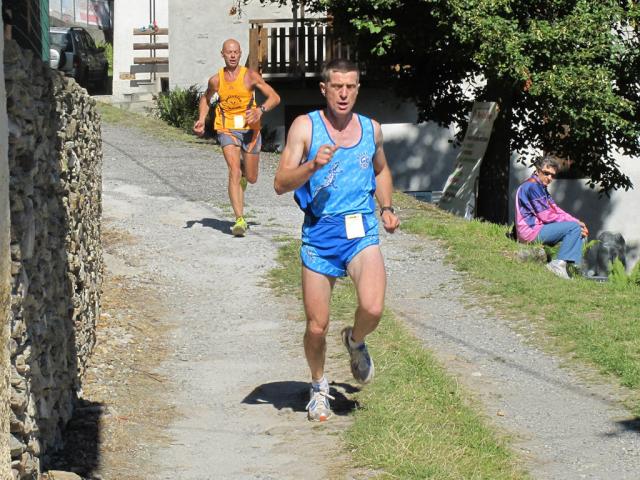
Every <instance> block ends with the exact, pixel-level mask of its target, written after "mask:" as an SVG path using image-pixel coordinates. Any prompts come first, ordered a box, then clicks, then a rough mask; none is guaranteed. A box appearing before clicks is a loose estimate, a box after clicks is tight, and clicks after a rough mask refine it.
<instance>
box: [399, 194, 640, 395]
mask: <svg viewBox="0 0 640 480" xmlns="http://www.w3.org/2000/svg"><path fill="white" fill-rule="evenodd" d="M396 200H397V202H396V203H397V204H399V206H400V207H401V208H404V209H405V210H408V212H406V213H409V218H407V219H405V220H404V221H403V223H402V226H401V228H402V229H403V230H404V231H406V232H411V233H416V234H419V235H426V236H430V237H435V238H437V239H440V240H442V241H444V244H445V245H446V246H447V247H448V259H449V260H450V261H451V262H452V263H453V264H454V265H455V266H456V267H457V269H458V270H462V271H465V272H468V273H469V278H470V280H471V283H472V285H473V286H474V288H476V289H477V291H479V292H481V293H483V294H485V296H486V297H487V298H488V299H489V302H487V303H489V304H490V305H491V306H492V307H493V308H494V309H495V310H496V311H497V312H499V313H503V314H507V315H509V316H510V317H512V318H516V319H520V320H525V321H535V322H538V323H539V324H540V326H541V327H542V328H543V330H544V331H545V332H546V333H547V335H548V336H547V337H546V339H545V340H544V341H546V343H547V344H548V345H547V346H549V347H551V348H559V349H561V350H562V351H565V352H572V353H573V354H574V355H575V356H576V357H578V358H580V359H581V360H584V361H586V362H588V363H591V364H593V365H595V366H597V368H599V369H600V371H601V372H602V373H605V374H612V375H615V376H617V377H618V378H619V380H620V382H621V383H622V385H625V386H627V387H631V388H633V389H638V387H640V322H638V319H639V318H640V302H639V301H638V299H639V298H640V287H638V286H637V285H632V284H628V285H625V286H623V287H621V286H619V285H616V284H611V283H596V282H593V281H590V280H586V279H583V278H580V277H577V278H573V279H572V280H571V281H566V280H562V279H560V278H557V277H555V276H554V275H553V274H551V273H550V272H549V271H548V270H547V269H546V268H544V265H542V264H538V263H522V262H520V261H518V260H517V258H516V253H517V251H518V249H519V248H522V246H521V245H519V244H518V243H516V242H514V241H512V240H509V239H507V238H506V237H505V232H506V231H507V227H504V226H499V225H495V224H491V223H485V222H479V221H466V220H464V219H462V218H459V217H456V216H453V215H450V214H449V213H447V212H444V211H442V210H440V209H438V208H436V207H434V206H432V205H429V204H424V203H422V202H418V201H416V200H414V199H412V198H410V197H408V196H406V195H397V196H396ZM549 335H550V337H549ZM549 338H550V339H551V341H549Z"/></svg>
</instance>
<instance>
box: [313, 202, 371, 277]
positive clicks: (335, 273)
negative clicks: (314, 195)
mask: <svg viewBox="0 0 640 480" xmlns="http://www.w3.org/2000/svg"><path fill="white" fill-rule="evenodd" d="M362 221H363V224H364V231H365V236H364V237H360V238H353V239H348V238H347V231H346V228H345V222H344V216H340V215H336V216H331V217H322V218H316V217H312V216H310V215H307V216H305V220H304V224H303V225H302V247H301V249H300V259H301V260H302V264H303V265H304V266H305V267H307V268H308V269H309V270H313V271H314V272H316V273H320V274H322V275H327V276H329V277H346V276H347V265H349V262H350V261H351V260H352V259H353V257H355V256H356V255H357V254H358V253H360V252H361V251H362V250H364V249H365V248H366V247H368V246H370V245H378V244H379V243H380V240H379V237H378V219H377V218H376V216H375V214H373V213H371V214H364V213H363V214H362Z"/></svg>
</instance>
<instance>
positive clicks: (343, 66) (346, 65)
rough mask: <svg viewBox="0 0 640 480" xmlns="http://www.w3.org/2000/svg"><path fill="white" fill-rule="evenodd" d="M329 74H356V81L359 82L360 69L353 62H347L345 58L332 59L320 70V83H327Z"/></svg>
mask: <svg viewBox="0 0 640 480" xmlns="http://www.w3.org/2000/svg"><path fill="white" fill-rule="evenodd" d="M331 72H341V73H346V72H356V73H357V74H358V81H360V69H359V68H358V65H357V64H356V63H355V62H352V61H351V60H347V59H346V58H334V59H333V60H330V61H328V62H327V63H325V64H324V67H323V68H322V81H323V82H324V83H327V82H328V81H329V79H330V78H329V77H330V75H331Z"/></svg>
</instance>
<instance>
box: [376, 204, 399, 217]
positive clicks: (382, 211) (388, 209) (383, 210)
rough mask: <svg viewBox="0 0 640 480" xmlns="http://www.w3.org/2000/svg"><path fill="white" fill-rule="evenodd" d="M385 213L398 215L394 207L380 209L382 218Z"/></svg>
mask: <svg viewBox="0 0 640 480" xmlns="http://www.w3.org/2000/svg"><path fill="white" fill-rule="evenodd" d="M385 211H389V212H391V213H393V214H395V213H396V211H395V210H394V209H393V207H392V206H387V207H380V216H382V214H383V213H384V212H385Z"/></svg>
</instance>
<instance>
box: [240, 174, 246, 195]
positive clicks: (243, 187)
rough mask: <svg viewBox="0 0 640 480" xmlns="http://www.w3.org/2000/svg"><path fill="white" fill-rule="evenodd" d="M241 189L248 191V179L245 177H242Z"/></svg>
mask: <svg viewBox="0 0 640 480" xmlns="http://www.w3.org/2000/svg"><path fill="white" fill-rule="evenodd" d="M240 187H241V188H242V191H243V192H244V191H245V190H246V189H247V177H245V176H244V175H243V176H242V177H240Z"/></svg>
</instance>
